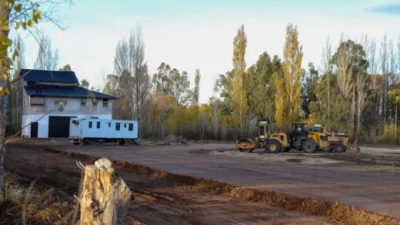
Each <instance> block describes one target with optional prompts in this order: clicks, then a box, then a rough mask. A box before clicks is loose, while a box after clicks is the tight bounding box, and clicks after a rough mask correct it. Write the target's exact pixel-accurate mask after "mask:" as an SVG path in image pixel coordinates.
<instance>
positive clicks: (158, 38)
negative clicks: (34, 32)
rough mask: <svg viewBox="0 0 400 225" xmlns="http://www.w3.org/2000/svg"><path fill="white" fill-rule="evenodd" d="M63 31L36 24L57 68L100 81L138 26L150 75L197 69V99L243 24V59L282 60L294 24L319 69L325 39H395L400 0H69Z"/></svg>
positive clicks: (31, 48)
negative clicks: (165, 67)
mask: <svg viewBox="0 0 400 225" xmlns="http://www.w3.org/2000/svg"><path fill="white" fill-rule="evenodd" d="M57 15H58V16H60V17H62V18H63V19H62V21H63V23H64V24H65V25H66V27H67V29H65V30H60V29H58V28H57V27H56V26H54V25H52V24H49V23H43V24H41V25H40V28H41V29H42V30H43V31H44V32H45V33H46V34H47V35H48V36H50V37H51V39H52V46H53V48H57V49H58V51H59V55H60V67H62V66H63V65H66V64H69V65H70V66H71V67H72V70H73V71H75V73H76V75H77V76H78V78H79V80H82V79H87V80H88V81H89V82H90V84H91V85H93V86H95V87H101V86H102V85H104V82H105V81H104V77H105V76H106V75H107V74H110V73H114V65H113V63H114V55H115V47H116V45H117V43H118V41H119V40H122V39H123V38H128V37H129V34H130V32H131V31H132V29H134V28H135V27H136V26H137V24H140V25H141V27H142V31H143V37H144V43H145V51H146V57H145V58H146V62H147V64H148V67H149V73H150V74H153V73H155V72H157V67H158V66H159V65H160V64H161V63H162V62H165V63H167V64H169V65H170V66H171V67H172V68H177V69H178V70H180V71H183V70H184V71H187V72H188V73H189V78H190V80H191V83H192V84H193V83H194V74H195V71H196V69H200V73H201V82H200V102H201V103H206V102H208V99H209V97H211V96H212V95H213V86H214V82H215V80H216V79H217V78H218V75H219V74H223V73H225V72H226V71H229V70H231V69H232V53H233V38H234V36H235V35H236V33H237V29H238V28H239V27H240V26H241V25H242V24H244V26H245V32H246V35H247V41H248V44H247V50H246V58H245V59H246V63H247V65H248V66H250V65H252V64H254V63H255V62H256V61H257V59H258V57H259V56H260V55H261V54H262V53H263V52H265V51H266V52H268V53H269V54H270V55H271V56H272V55H278V56H279V57H280V58H282V54H283V47H284V42H285V35H286V33H285V31H286V26H287V25H288V24H289V23H292V24H294V25H297V28H298V30H299V41H300V44H301V45H302V48H303V52H304V57H303V67H304V68H306V67H307V65H308V63H309V62H312V63H314V65H316V66H317V68H319V64H320V62H321V52H322V48H323V47H324V45H325V43H326V40H327V38H328V37H329V40H330V42H331V44H332V49H335V48H336V47H337V46H338V44H339V40H340V37H341V35H342V34H343V35H344V37H345V38H351V39H353V40H357V39H359V38H360V37H361V36H362V35H363V34H368V36H369V37H370V38H373V39H376V41H377V42H378V43H379V42H380V41H381V39H382V38H383V36H384V35H387V37H388V38H389V39H392V40H393V41H394V43H396V44H397V41H398V40H399V37H400V36H399V35H400V27H399V24H400V0H378V1H377V0H280V1H277V0H214V1H212V0H168V1H166V0H146V1H141V2H139V1H132V0H113V1H100V0H74V4H73V5H72V6H70V5H63V6H61V7H59V9H58V12H57ZM23 37H24V42H25V49H26V50H25V60H26V67H27V68H33V62H34V60H35V58H36V54H37V50H38V44H37V42H36V41H35V40H34V38H32V37H30V36H29V35H23Z"/></svg>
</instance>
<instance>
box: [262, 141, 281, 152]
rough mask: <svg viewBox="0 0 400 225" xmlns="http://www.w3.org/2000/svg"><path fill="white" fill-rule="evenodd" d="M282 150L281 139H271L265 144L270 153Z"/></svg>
mask: <svg viewBox="0 0 400 225" xmlns="http://www.w3.org/2000/svg"><path fill="white" fill-rule="evenodd" d="M281 150H282V146H281V143H279V141H275V140H271V141H268V142H267V144H266V146H265V151H266V152H268V153H279V152H280V151H281Z"/></svg>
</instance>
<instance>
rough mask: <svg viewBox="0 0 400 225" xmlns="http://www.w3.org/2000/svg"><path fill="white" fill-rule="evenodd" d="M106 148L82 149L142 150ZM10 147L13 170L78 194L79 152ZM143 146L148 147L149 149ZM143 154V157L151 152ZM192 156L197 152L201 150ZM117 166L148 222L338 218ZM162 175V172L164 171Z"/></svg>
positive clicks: (306, 223)
mask: <svg viewBox="0 0 400 225" xmlns="http://www.w3.org/2000/svg"><path fill="white" fill-rule="evenodd" d="M60 148H61V147H60ZM107 149H108V148H107ZM107 149H106V148H102V149H100V150H99V151H90V150H89V148H86V149H85V150H84V149H83V148H79V151H88V153H92V154H95V153H96V154H104V153H108V154H107V155H109V156H110V155H114V156H115V157H127V156H128V155H131V154H133V155H134V153H135V151H136V150H137V149H128V148H123V149H120V150H117V149H114V150H111V151H109V152H107ZM145 149H146V148H145ZM71 150H72V149H71ZM75 150H78V149H75ZM121 150H123V151H121ZM8 152H9V154H8V155H7V158H6V164H5V165H6V170H7V171H8V172H10V173H14V174H17V175H18V176H22V177H24V178H27V179H28V180H35V179H37V178H39V180H38V182H37V185H39V184H42V185H48V186H50V187H54V188H57V189H58V190H62V191H64V192H66V193H67V194H68V195H69V196H72V195H73V194H76V192H77V189H78V186H79V180H80V170H79V169H78V167H77V166H76V164H75V159H74V158H70V157H65V156H62V155H60V154H56V153H54V152H53V153H52V152H48V151H43V147H38V146H34V147H32V146H29V147H26V146H24V147H21V146H13V145H9V146H8ZM101 152H103V153H101ZM143 152H147V150H144V151H143ZM110 153H111V154H110ZM146 154H147V153H146ZM187 154H190V153H187ZM130 157H131V156H130ZM142 157H143V158H142V160H143V159H144V158H147V157H145V156H142ZM192 157H194V158H197V157H196V155H193V156H192ZM81 160H82V162H83V163H84V164H89V163H92V160H90V159H87V158H82V159H81ZM148 160H150V161H152V160H154V158H151V157H150V158H148ZM182 160H183V159H182ZM160 161H164V162H168V163H170V164H171V165H172V164H175V163H176V161H175V162H174V160H172V158H170V159H167V158H165V159H164V160H160ZM183 161H184V160H183ZM183 161H180V163H183V165H185V163H184V162H183ZM114 167H115V168H116V169H117V172H118V173H119V174H120V175H121V176H122V177H123V179H124V180H125V181H126V182H127V184H128V186H129V187H130V188H131V190H133V191H134V195H135V202H134V204H133V206H132V207H131V209H130V211H129V217H131V218H135V219H137V220H139V221H141V222H143V223H145V224H152V225H157V224H163V225H172V224H174V225H175V224H196V225H197V224H221V225H224V224H246V225H253V224H271V225H272V224H274V225H275V224H298V225H319V224H321V225H322V224H325V225H326V224H338V223H336V222H332V221H329V220H328V219H327V218H322V217H317V216H310V215H307V214H304V213H297V212H290V211H286V210H282V209H277V208H273V207H269V206H267V205H266V204H263V203H257V202H250V201H245V200H239V199H237V198H232V197H226V196H223V195H220V194H213V192H212V191H210V192H205V191H202V190H201V189H202V186H196V185H187V182H183V181H182V182H181V181H179V180H168V179H160V178H157V176H146V175H141V174H138V171H137V170H134V169H130V168H126V167H123V166H118V165H116V166H114ZM157 174H158V173H157ZM159 176H161V177H162V176H163V174H162V173H161V174H160V175H159ZM53 210H54V209H53ZM6 215H7V216H6V217H7V218H0V224H16V223H15V221H16V219H19V217H18V218H10V217H12V215H13V214H12V213H7V214H6ZM61 216H64V215H61ZM2 219H3V221H2ZM46 222H47V223H48V222H49V221H46ZM30 224H44V221H35V223H33V222H32V223H30Z"/></svg>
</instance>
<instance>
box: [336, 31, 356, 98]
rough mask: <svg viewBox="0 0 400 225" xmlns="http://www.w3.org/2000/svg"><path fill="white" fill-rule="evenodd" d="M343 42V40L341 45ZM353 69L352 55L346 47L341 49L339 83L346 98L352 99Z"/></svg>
mask: <svg viewBox="0 0 400 225" xmlns="http://www.w3.org/2000/svg"><path fill="white" fill-rule="evenodd" d="M342 42H343V39H342V38H341V41H340V43H342ZM339 46H340V45H339ZM352 74H353V67H352V64H351V63H350V55H349V54H348V52H347V49H346V48H345V47H339V54H338V58H337V83H338V86H339V89H340V90H341V91H342V93H343V95H344V97H345V98H347V99H350V98H351V94H352V90H353V86H354V84H353V82H352Z"/></svg>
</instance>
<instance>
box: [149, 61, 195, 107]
mask: <svg viewBox="0 0 400 225" xmlns="http://www.w3.org/2000/svg"><path fill="white" fill-rule="evenodd" d="M152 82H153V86H154V87H155V90H156V91H159V92H162V93H164V94H165V95H169V96H171V97H172V98H173V99H174V100H175V102H176V103H177V104H178V105H187V104H188V103H189V100H191V99H192V95H193V93H192V92H191V91H190V81H189V77H188V73H187V72H186V71H183V72H182V73H181V72H179V70H178V69H176V68H174V69H171V67H170V66H169V65H168V64H166V63H164V62H163V63H161V65H160V66H159V67H158V73H156V74H153V79H152Z"/></svg>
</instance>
